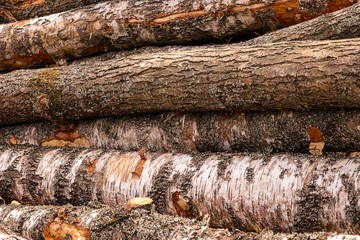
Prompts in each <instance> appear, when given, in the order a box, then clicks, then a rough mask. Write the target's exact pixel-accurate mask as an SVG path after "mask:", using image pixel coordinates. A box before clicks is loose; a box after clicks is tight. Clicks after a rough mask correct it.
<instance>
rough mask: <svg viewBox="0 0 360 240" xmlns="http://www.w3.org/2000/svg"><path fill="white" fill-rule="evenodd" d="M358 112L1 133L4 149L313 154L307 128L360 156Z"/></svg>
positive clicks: (163, 118) (109, 121) (159, 118)
mask: <svg viewBox="0 0 360 240" xmlns="http://www.w3.org/2000/svg"><path fill="white" fill-rule="evenodd" d="M359 126H360V112H359V111H358V110H317V111H271V112H233V113H229V112H203V113H180V112H169V113H161V114H148V115H131V116H126V117H125V116H124V117H118V118H101V119H94V120H82V121H79V122H77V123H74V124H73V125H69V126H66V128H64V127H63V128H59V127H57V126H55V125H53V124H51V123H45V122H42V123H32V124H21V125H13V126H4V127H1V128H0V132H1V135H0V143H1V144H6V143H8V144H32V145H40V144H42V145H43V146H51V145H52V146H68V147H90V148H112V149H119V150H124V151H131V150H132V151H137V150H139V149H140V148H141V147H146V148H147V149H148V150H150V151H158V152H192V151H211V152H223V151H237V152H239V151H242V152H247V151H249V152H254V151H261V152H303V153H308V152H309V143H310V141H309V138H308V136H307V129H308V128H309V127H316V128H318V129H320V130H321V132H322V134H323V135H324V138H325V149H324V151H325V152H360V131H359Z"/></svg>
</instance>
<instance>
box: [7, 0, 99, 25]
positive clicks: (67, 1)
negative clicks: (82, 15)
mask: <svg viewBox="0 0 360 240" xmlns="http://www.w3.org/2000/svg"><path fill="white" fill-rule="evenodd" d="M101 1H103V2H104V1H105V0H77V1H72V0H16V1H14V0H11V1H9V0H1V1H0V8H1V7H2V6H4V8H5V9H8V11H9V12H10V13H11V14H12V16H13V17H14V19H13V20H11V19H9V18H7V17H6V16H4V14H1V13H0V24H2V23H6V22H9V21H10V22H11V21H14V20H15V21H21V20H26V19H29V18H35V17H41V16H46V15H50V14H53V13H59V12H64V11H68V10H71V9H74V8H78V7H84V6H87V5H90V4H94V3H99V2H101ZM1 15H3V16H1Z"/></svg>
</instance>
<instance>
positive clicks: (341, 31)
mask: <svg viewBox="0 0 360 240" xmlns="http://www.w3.org/2000/svg"><path fill="white" fill-rule="evenodd" d="M359 23H360V3H357V4H354V5H352V6H350V7H347V8H345V9H342V10H339V11H337V12H334V13H329V14H326V15H322V16H319V17H317V18H315V19H313V20H310V21H306V22H303V23H300V24H297V25H294V26H290V27H287V28H284V29H281V30H278V31H275V32H271V33H267V34H265V35H263V36H260V37H257V38H254V39H251V40H249V41H246V42H245V43H244V44H246V45H252V44H265V43H273V42H280V41H294V40H301V41H304V40H324V39H345V38H356V37H360V27H359Z"/></svg>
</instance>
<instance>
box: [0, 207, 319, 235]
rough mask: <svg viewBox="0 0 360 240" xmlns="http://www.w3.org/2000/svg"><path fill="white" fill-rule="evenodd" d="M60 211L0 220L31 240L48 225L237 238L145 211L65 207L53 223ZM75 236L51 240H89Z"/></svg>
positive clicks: (23, 210) (3, 210)
mask: <svg viewBox="0 0 360 240" xmlns="http://www.w3.org/2000/svg"><path fill="white" fill-rule="evenodd" d="M60 208H62V207H56V206H17V207H14V206H9V205H8V206H6V205H1V206H0V218H1V219H3V221H2V224H4V225H5V226H6V227H7V228H10V229H11V230H13V231H14V232H17V233H18V234H21V235H22V236H23V237H25V238H27V239H31V240H38V239H39V240H40V239H44V238H43V233H44V234H47V233H48V230H49V229H47V228H48V226H49V224H51V223H55V224H56V225H58V226H62V227H63V228H61V227H59V229H55V231H52V232H53V233H54V232H55V233H58V232H60V230H62V231H64V230H65V229H64V228H71V227H73V228H74V227H82V228H85V229H87V230H88V231H90V233H91V239H98V240H108V239H136V240H137V239H184V238H185V237H192V238H191V239H225V240H230V239H235V237H236V236H237V234H232V233H230V232H229V231H228V230H226V229H211V228H208V227H207V226H206V225H204V223H202V222H194V221H191V220H189V219H185V218H179V217H174V216H169V215H162V214H159V213H157V212H155V211H149V210H146V209H135V210H132V211H125V210H124V209H119V208H109V207H99V208H90V207H66V211H67V216H66V217H65V218H64V219H61V220H59V219H55V217H56V216H58V218H59V209H60ZM54 219H55V221H54ZM65 223H66V224H65ZM70 230H73V229H70ZM0 234H1V233H0ZM75 234H76V230H73V231H69V233H68V237H67V238H52V239H84V240H88V239H90V238H79V237H78V238H77V237H76V235H75ZM244 235H245V234H244ZM323 235H324V233H323ZM0 236H1V235H0ZM69 237H71V238H69Z"/></svg>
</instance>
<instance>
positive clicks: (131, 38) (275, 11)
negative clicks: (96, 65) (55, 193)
mask: <svg viewBox="0 0 360 240" xmlns="http://www.w3.org/2000/svg"><path fill="white" fill-rule="evenodd" d="M313 2H314V3H313V4H311V5H309V4H307V1H301V0H284V1H282V0H279V1H267V0H262V1H257V0H252V1H250V2H249V1H240V2H239V1H236V3H235V2H234V1H230V2H229V1H224V2H219V1H216V0H211V1H205V0H198V1H195V2H194V1H189V0H181V1H176V2H173V1H171V0H167V1H146V2H141V1H140V2H139V1H135V0H127V1H120V2H114V1H109V2H106V3H99V4H96V5H92V7H91V8H84V9H77V10H73V11H68V12H62V13H57V14H53V15H50V16H45V17H40V18H36V19H33V20H30V21H22V22H18V23H12V24H6V25H1V26H0V53H1V54H0V71H9V70H12V69H19V68H30V67H39V66H44V65H46V64H53V63H54V61H55V62H56V63H57V64H59V65H63V64H66V62H67V61H69V60H72V59H76V58H80V57H85V56H89V55H94V54H99V53H103V52H107V51H110V50H125V49H132V48H135V47H142V46H150V45H157V46H163V45H169V44H189V43H199V42H208V41H216V40H224V39H229V38H232V37H239V36H242V35H248V34H252V33H254V32H259V31H260V32H268V31H272V30H275V29H279V28H281V27H284V26H288V25H292V24H295V23H298V22H301V21H304V20H307V19H310V18H313V17H315V16H317V15H321V14H324V13H327V12H330V11H335V10H337V9H341V8H344V7H347V6H349V5H351V4H353V3H352V2H350V1H336V2H334V1H330V0H325V1H324V0H314V1H313Z"/></svg>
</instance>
